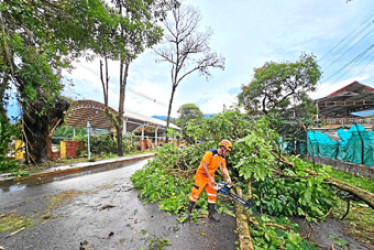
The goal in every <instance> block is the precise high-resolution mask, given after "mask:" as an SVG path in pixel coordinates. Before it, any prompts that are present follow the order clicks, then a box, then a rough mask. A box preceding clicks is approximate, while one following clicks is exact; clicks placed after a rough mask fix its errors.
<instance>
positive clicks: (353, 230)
mask: <svg viewBox="0 0 374 250" xmlns="http://www.w3.org/2000/svg"><path fill="white" fill-rule="evenodd" d="M338 199H339V201H338V206H336V207H334V208H333V210H332V215H333V216H334V217H336V218H338V219H340V218H341V217H342V216H343V215H344V214H345V213H346V210H347V202H346V201H344V200H342V199H340V198H338ZM365 205H366V204H365ZM365 205H364V206H365ZM342 223H343V224H344V225H345V226H347V228H348V232H349V234H351V235H353V236H354V238H356V239H359V240H360V241H362V242H365V243H367V244H370V245H371V247H373V249H374V238H373V235H374V210H373V209H371V208H368V207H361V206H360V203H358V204H357V203H355V204H354V205H351V208H350V211H349V214H348V215H347V216H346V217H345V218H344V219H343V220H342Z"/></svg>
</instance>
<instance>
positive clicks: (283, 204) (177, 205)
mask: <svg viewBox="0 0 374 250" xmlns="http://www.w3.org/2000/svg"><path fill="white" fill-rule="evenodd" d="M201 127H202V128H203V129H202V130H203V131H204V137H203V138H204V141H205V142H204V143H201V144H198V145H195V146H192V147H187V148H185V149H184V150H180V149H178V148H176V147H174V145H171V144H167V145H165V146H164V147H163V148H160V149H159V150H158V151H157V152H156V155H155V158H154V160H153V161H152V162H149V163H148V164H147V165H146V166H145V167H144V168H143V169H142V170H139V171H137V172H136V173H135V174H134V175H133V176H132V177H131V180H132V182H133V183H134V186H135V187H136V188H139V189H140V192H139V195H140V196H141V197H142V198H143V199H145V201H149V202H158V203H159V207H160V209H163V210H165V211H167V212H170V213H174V214H177V215H178V218H179V219H178V220H179V221H180V222H184V220H185V216H184V215H185V212H186V211H187V205H188V196H189V193H190V191H191V188H192V185H193V177H194V173H195V171H193V170H194V169H196V168H197V166H198V165H199V163H200V160H201V157H202V154H203V152H204V151H206V150H208V149H211V148H216V147H217V145H218V141H219V139H223V138H228V139H231V140H232V141H234V142H235V143H234V150H233V151H232V152H231V154H230V155H229V157H228V159H227V161H228V165H229V169H230V170H231V177H232V180H233V182H234V183H235V184H236V186H237V190H238V191H237V192H238V194H239V195H241V192H242V193H243V196H244V197H246V198H247V199H248V198H252V201H253V203H254V204H255V206H256V209H257V210H258V211H259V214H258V215H257V214H256V216H253V215H252V212H253V211H251V210H247V209H244V208H243V207H242V206H240V205H239V204H236V205H235V207H234V206H232V204H228V203H223V202H220V199H219V200H218V202H217V206H218V211H220V212H224V213H227V214H230V215H234V213H233V210H234V209H235V214H236V221H237V229H238V233H239V241H240V243H239V244H240V247H241V249H269V248H279V249H283V248H284V249H287V248H292V247H293V248H300V247H301V248H302V249H313V246H312V245H311V244H310V243H309V242H308V241H307V240H305V239H303V238H302V237H301V236H300V235H299V233H298V229H299V228H298V225H296V224H292V223H291V222H290V221H289V220H288V218H287V217H288V216H297V217H305V218H306V219H307V220H308V221H315V222H317V221H318V220H320V219H323V218H325V217H326V215H327V214H329V212H330V211H331V207H333V206H335V205H336V199H334V197H335V194H334V192H333V188H332V186H334V187H336V188H338V189H341V190H344V191H348V192H351V193H353V194H356V196H357V197H360V198H361V199H362V200H364V201H365V202H369V203H370V202H371V198H372V196H373V194H371V193H369V192H367V191H365V190H361V189H359V188H357V187H355V186H351V185H349V184H347V183H343V182H341V181H339V180H335V179H333V178H332V177H331V176H330V172H331V167H329V166H326V165H314V164H313V163H312V162H308V161H304V160H302V159H299V158H296V157H292V156H287V155H283V154H282V153H281V152H279V150H278V148H279V145H277V143H275V142H277V141H278V139H279V136H278V135H277V133H276V132H275V131H273V130H272V129H270V128H269V124H268V122H267V121H266V120H265V119H263V120H259V121H249V120H246V119H244V117H241V115H240V114H239V113H238V112H234V111H228V112H225V113H222V114H220V115H218V116H216V117H213V118H212V119H210V120H209V121H207V122H206V123H205V124H203V125H202V126H201ZM201 127H200V129H201ZM204 128H207V129H206V130H204ZM208 128H209V129H208ZM216 128H220V129H217V130H216ZM207 131H210V132H207ZM312 169H313V170H312ZM369 203H368V204H369ZM196 208H197V209H195V210H193V213H192V220H193V221H197V220H198V219H199V217H202V215H205V214H206V213H207V202H206V199H204V197H201V198H200V199H199V200H198V202H197V204H196Z"/></svg>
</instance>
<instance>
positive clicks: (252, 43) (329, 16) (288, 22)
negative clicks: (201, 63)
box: [71, 0, 374, 117]
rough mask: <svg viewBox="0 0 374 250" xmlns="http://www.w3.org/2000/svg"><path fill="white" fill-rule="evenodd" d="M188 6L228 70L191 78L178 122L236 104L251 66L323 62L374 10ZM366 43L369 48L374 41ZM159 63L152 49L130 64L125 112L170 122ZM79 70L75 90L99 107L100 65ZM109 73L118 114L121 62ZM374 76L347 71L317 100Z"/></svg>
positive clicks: (178, 96)
mask: <svg viewBox="0 0 374 250" xmlns="http://www.w3.org/2000/svg"><path fill="white" fill-rule="evenodd" d="M186 2H188V3H190V4H193V5H195V6H197V7H198V8H199V9H200V10H201V14H202V23H201V25H200V27H201V30H205V27H208V26H210V27H211V28H212V29H213V31H214V34H213V35H212V40H211V48H212V51H214V52H217V53H218V54H222V55H223V56H224V57H226V69H225V71H223V72H222V71H219V70H214V71H212V73H213V77H214V78H213V79H211V80H210V81H208V82H206V81H205V79H204V77H198V75H197V74H192V75H190V76H188V77H186V78H185V79H184V80H183V82H181V84H180V86H178V88H177V90H176V92H175V96H174V102H173V111H172V116H173V117H177V116H178V114H177V113H176V110H177V109H178V108H179V107H180V106H181V105H183V104H185V103H195V104H197V105H198V106H199V107H200V109H201V111H202V112H203V113H206V114H208V113H219V112H221V111H222V109H223V104H226V106H227V107H229V106H230V105H231V104H232V103H235V102H237V97H236V95H237V94H238V93H232V91H231V92H230V90H232V89H235V88H239V87H240V85H241V84H242V83H244V84H247V83H248V82H250V80H251V78H252V76H251V75H253V68H255V67H256V68H258V67H261V66H262V65H263V64H264V63H265V62H266V61H276V62H280V61H295V60H297V59H298V58H299V56H300V54H301V53H302V52H306V53H313V54H315V55H317V56H318V58H320V57H322V56H323V55H325V54H326V53H327V52H328V51H329V50H330V49H331V48H333V47H334V46H335V45H336V44H337V43H338V42H339V41H341V39H343V38H344V37H345V36H346V35H348V34H349V32H353V31H355V28H357V26H358V25H359V24H360V23H361V21H362V20H363V19H364V18H365V17H366V16H368V14H372V13H371V12H373V11H372V1H371V0H360V1H353V2H350V3H346V2H345V1H344V0H330V1H325V0H314V1H309V0H300V1H297V3H296V2H295V1H255V2H254V1H242V0H233V1H231V2H228V1H224V0H217V3H214V5H215V8H214V11H212V3H211V2H209V1H199V2H197V1H193V0H188V1H186ZM222 17H224V18H222ZM368 38H372V37H370V36H369V37H368ZM369 41H370V44H372V39H369ZM365 46H367V45H364V47H365ZM359 50H360V49H359ZM361 50H362V49H361ZM353 56H354V55H353ZM155 59H156V57H155V55H154V54H153V53H152V51H151V50H147V51H146V52H145V53H143V54H142V55H140V56H139V57H138V58H137V59H136V60H135V61H134V62H133V63H132V64H131V65H130V74H129V78H128V85H127V92H126V103H125V108H126V109H128V110H130V111H133V112H137V113H140V114H143V115H148V116H152V115H165V116H166V115H167V106H168V104H169V99H170V94H171V93H170V92H171V83H170V65H169V64H167V63H160V62H158V63H156V62H155ZM351 59H352V57H351V58H342V59H341V62H339V63H340V64H341V65H345V64H346V63H347V62H349V61H350V60H351ZM77 65H78V66H77V69H76V70H74V71H73V73H72V74H71V76H72V78H74V79H75V80H74V81H75V82H76V84H77V85H82V86H76V87H75V91H76V92H80V93H79V94H80V96H81V97H82V98H87V99H88V98H89V99H93V100H97V101H100V102H102V100H103V97H102V90H101V82H100V71H99V70H100V68H99V61H98V60H97V59H96V60H95V61H93V62H89V63H85V62H81V63H80V64H77ZM338 68H339V67H338ZM321 70H322V72H325V73H326V75H327V73H329V74H330V75H331V74H333V73H334V71H331V70H330V69H329V70H330V71H329V72H327V70H326V67H322V69H321ZM109 71H110V77H111V86H110V91H111V92H110V93H109V96H110V105H111V106H113V107H114V108H117V106H118V92H119V87H118V75H119V64H118V62H110V65H109ZM361 71H362V72H361ZM372 72H374V71H373V67H372V66H371V65H369V64H367V67H365V70H363V68H361V70H360V68H359V69H358V70H356V71H352V70H351V69H349V71H347V75H346V76H345V79H344V78H342V81H340V82H321V83H320V84H319V85H318V88H317V92H316V93H313V94H312V97H313V98H319V97H323V96H326V95H328V94H330V93H331V92H333V91H335V90H337V89H339V88H341V87H344V86H345V85H347V84H349V83H351V82H353V81H355V80H357V81H360V82H362V83H363V84H368V85H370V84H371V83H373V82H374V81H373V80H374V79H373V74H372ZM327 76H328V75H327ZM322 80H323V79H322ZM366 82H367V83H366ZM229 92H230V93H231V94H230V93H229ZM155 100H156V101H155Z"/></svg>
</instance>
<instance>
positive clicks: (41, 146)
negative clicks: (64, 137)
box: [0, 0, 119, 163]
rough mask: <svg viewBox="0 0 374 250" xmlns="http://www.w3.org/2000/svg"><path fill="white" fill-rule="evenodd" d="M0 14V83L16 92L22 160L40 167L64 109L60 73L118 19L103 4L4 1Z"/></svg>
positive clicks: (96, 1) (76, 0)
mask: <svg viewBox="0 0 374 250" xmlns="http://www.w3.org/2000/svg"><path fill="white" fill-rule="evenodd" d="M0 10H1V12H0V28H1V30H0V41H1V43H0V81H1V84H2V86H3V87H4V86H7V87H9V86H11V85H13V86H15V87H16V88H17V92H18V101H19V103H20V106H21V107H22V120H21V122H22V131H23V136H24V141H25V147H26V161H27V162H36V163H40V162H45V161H46V160H47V158H51V152H52V151H51V136H52V134H53V131H54V130H55V128H56V127H57V126H58V125H59V124H60V122H61V121H62V119H63V116H64V113H65V112H66V111H67V109H68V107H69V102H68V101H67V100H65V99H64V98H62V97H61V96H60V92H61V90H62V89H63V87H64V85H63V83H62V82H61V78H62V75H61V70H62V69H63V68H67V67H69V65H70V63H71V62H72V60H74V59H75V58H78V57H80V56H82V55H87V54H86V52H87V51H88V50H94V49H96V48H98V47H99V46H98V44H100V40H102V39H103V37H104V34H105V37H107V34H108V33H110V31H111V30H112V26H115V23H116V22H118V20H119V19H118V18H117V17H116V16H115V14H113V13H112V12H111V9H110V8H109V7H108V6H107V5H106V4H105V3H104V1H103V0H92V1H86V0H66V1H54V0H12V1H10V0H4V1H1V2H0ZM3 87H2V88H1V91H0V94H1V96H0V98H1V99H2V100H4V98H7V97H6V96H5V92H4V91H3ZM0 112H2V113H4V111H3V110H2V109H0ZM1 116H4V114H2V115H1Z"/></svg>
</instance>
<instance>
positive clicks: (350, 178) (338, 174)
mask: <svg viewBox="0 0 374 250" xmlns="http://www.w3.org/2000/svg"><path fill="white" fill-rule="evenodd" d="M331 177H333V178H336V179H338V180H341V181H344V182H347V183H350V184H352V185H355V186H356V187H359V188H362V189H365V190H367V191H369V192H371V193H374V180H371V179H367V178H364V177H358V176H355V175H352V174H348V173H345V172H342V171H338V170H333V171H332V173H331Z"/></svg>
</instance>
